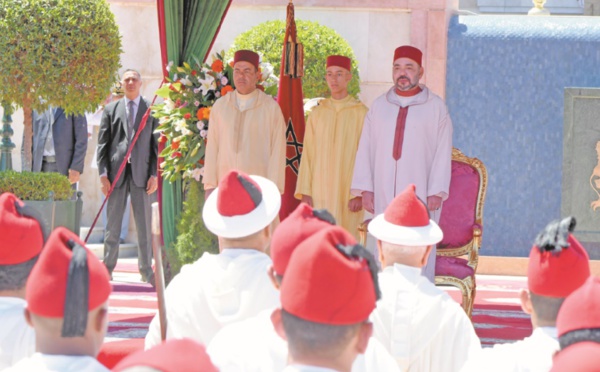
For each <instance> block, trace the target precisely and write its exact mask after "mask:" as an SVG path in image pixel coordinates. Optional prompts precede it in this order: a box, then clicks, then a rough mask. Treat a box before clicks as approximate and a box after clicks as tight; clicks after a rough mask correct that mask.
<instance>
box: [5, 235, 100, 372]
mask: <svg viewBox="0 0 600 372" xmlns="http://www.w3.org/2000/svg"><path fill="white" fill-rule="evenodd" d="M25 291H26V300H27V308H26V309H25V318H26V319H27V323H29V325H31V326H32V327H33V329H34V330H35V349H36V353H35V354H33V355H32V356H30V357H28V358H25V359H22V360H21V361H19V362H18V363H17V364H15V365H14V366H12V367H11V368H9V369H7V370H6V372H31V371H54V372H70V371H73V372H75V371H86V372H87V371H89V372H107V371H108V369H107V368H106V367H104V366H103V365H102V364H100V362H98V361H97V360H96V356H97V355H98V352H99V351H100V347H101V346H102V343H103V342H104V336H105V334H106V330H107V328H108V297H109V295H110V292H111V286H110V277H109V274H108V270H106V267H105V266H104V265H103V264H102V262H100V260H98V258H96V256H95V255H94V253H93V252H91V251H90V250H89V249H87V248H86V247H85V243H83V242H82V241H81V240H80V239H79V237H78V236H77V235H75V234H74V233H73V232H71V231H69V230H67V229H66V228H64V227H58V228H57V229H55V230H54V231H53V232H52V234H50V237H49V238H48V242H47V243H46V245H45V246H44V249H43V250H42V253H41V254H40V258H39V260H38V262H37V263H36V265H35V266H34V268H33V270H32V271H31V275H30V276H29V279H28V280H27V285H26V289H25Z"/></svg>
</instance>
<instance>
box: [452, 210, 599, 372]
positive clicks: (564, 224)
mask: <svg viewBox="0 0 600 372" xmlns="http://www.w3.org/2000/svg"><path fill="white" fill-rule="evenodd" d="M574 228H575V219H574V218H573V217H568V218H565V219H563V220H562V221H560V222H559V221H554V222H552V223H550V224H549V225H548V226H546V228H545V229H544V230H543V231H542V232H541V233H540V234H539V235H538V236H537V238H536V240H535V244H534V246H533V248H532V249H531V253H530V254H529V266H528V270H527V284H528V287H529V290H526V289H523V290H521V295H520V298H521V307H522V308H523V311H524V312H525V313H527V314H530V315H531V324H532V325H533V333H532V334H531V336H529V337H527V338H525V339H523V340H521V341H517V342H513V343H509V344H498V345H495V346H494V347H492V348H488V349H483V350H481V353H480V354H479V355H476V357H474V358H473V359H471V360H469V362H468V363H467V365H466V366H465V368H464V369H463V370H464V371H481V370H486V371H503V372H504V371H507V372H510V371H539V372H542V371H545V372H547V371H549V370H550V368H551V367H552V356H553V355H554V354H555V353H556V352H557V351H558V349H559V344H558V337H557V333H556V318H557V316H558V313H559V310H560V308H561V306H562V303H563V301H564V300H565V298H566V297H567V296H569V295H570V294H571V292H573V291H575V290H576V289H577V288H579V287H581V285H583V284H584V283H585V281H586V280H587V279H588V278H589V276H590V265H589V258H588V254H587V252H586V251H585V249H584V248H583V247H582V246H581V244H579V242H578V241H577V239H575V237H574V236H573V235H572V234H571V232H572V231H573V229H574Z"/></svg>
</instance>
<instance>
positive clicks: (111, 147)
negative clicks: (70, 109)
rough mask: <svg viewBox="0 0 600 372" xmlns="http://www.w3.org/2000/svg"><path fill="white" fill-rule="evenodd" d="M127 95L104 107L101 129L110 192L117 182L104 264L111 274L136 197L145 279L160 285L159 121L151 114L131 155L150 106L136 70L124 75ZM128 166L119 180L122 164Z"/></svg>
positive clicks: (100, 155)
mask: <svg viewBox="0 0 600 372" xmlns="http://www.w3.org/2000/svg"><path fill="white" fill-rule="evenodd" d="M121 84H122V86H123V87H124V88H125V97H124V98H122V99H120V100H118V101H116V102H112V103H109V104H108V105H106V107H105V108H104V113H103V114H102V120H101V122H100V131H99V133H98V150H97V159H98V172H99V174H100V182H101V184H102V192H103V193H104V195H106V194H107V193H108V191H109V190H110V187H111V185H112V184H113V183H114V182H116V186H115V188H114V190H113V192H112V194H111V195H110V197H109V198H108V203H107V205H106V208H107V224H106V232H105V236H104V264H105V265H106V268H107V269H108V271H109V272H110V273H111V275H112V272H113V270H114V268H115V266H116V264H117V258H118V256H119V235H120V233H121V221H122V219H123V212H124V210H125V203H126V201H127V196H128V195H131V205H132V208H133V217H134V219H135V225H136V228H137V234H138V268H139V270H140V274H141V275H142V281H145V282H148V283H150V284H153V285H154V274H153V272H152V247H151V230H150V222H151V211H150V202H151V201H150V194H152V193H153V192H154V191H156V189H157V187H158V182H157V179H156V174H157V157H158V142H157V138H156V136H155V135H154V129H155V128H156V126H157V124H158V121H157V120H156V118H154V117H152V116H149V117H148V122H147V123H146V126H145V127H144V129H143V130H142V131H141V132H140V134H139V137H138V139H137V142H136V143H135V146H134V147H133V151H132V152H131V156H130V158H129V159H126V158H125V155H126V153H127V150H128V148H129V146H130V144H131V142H132V141H133V138H134V137H135V135H136V133H137V131H138V129H139V126H140V123H141V121H142V117H143V116H144V114H145V113H146V110H147V109H148V107H149V106H150V104H149V103H148V102H147V101H146V100H145V99H143V98H142V97H141V95H140V88H141V87H142V77H141V75H140V73H139V72H138V71H136V70H131V69H129V70H126V71H125V73H124V74H123V77H122V78H121ZM123 161H125V162H126V166H125V169H124V171H123V173H122V174H121V176H120V177H119V179H118V180H115V178H116V176H117V172H118V170H119V167H120V165H121V163H122V162H123Z"/></svg>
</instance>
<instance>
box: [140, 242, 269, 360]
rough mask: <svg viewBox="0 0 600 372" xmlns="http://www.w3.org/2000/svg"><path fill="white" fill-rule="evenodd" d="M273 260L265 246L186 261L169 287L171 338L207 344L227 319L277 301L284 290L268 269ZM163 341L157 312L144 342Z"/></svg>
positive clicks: (148, 344)
mask: <svg viewBox="0 0 600 372" xmlns="http://www.w3.org/2000/svg"><path fill="white" fill-rule="evenodd" d="M270 265H271V259H270V258H269V256H267V255H266V254H265V253H263V252H259V251H256V250H253V249H238V248H227V249H224V250H223V252H221V253H220V254H217V255H215V254H210V253H205V254H204V255H202V257H200V259H199V260H197V261H196V262H194V263H193V264H190V265H185V266H183V267H182V268H181V272H180V273H179V274H178V275H177V276H176V277H175V278H173V281H172V282H171V283H170V284H169V286H168V287H167V290H166V291H165V302H166V310H167V339H170V338H184V337H189V338H192V339H194V340H196V341H198V342H200V343H201V344H204V345H207V344H208V343H209V342H210V341H211V339H212V338H213V336H214V335H215V334H216V333H217V332H218V331H219V330H220V329H221V328H222V327H223V326H225V325H226V324H229V323H233V322H237V321H240V320H244V319H246V318H249V317H252V316H254V315H256V314H258V313H259V312H260V311H262V310H265V309H269V308H273V307H275V306H277V305H278V304H279V292H278V291H277V290H276V289H275V288H274V287H273V285H272V284H271V281H270V279H269V276H268V275H267V269H268V268H269V266H270ZM160 342H161V340H160V321H159V319H158V314H157V315H156V316H155V317H154V319H152V322H151V323H150V328H149V330H148V334H147V335H146V345H145V348H146V349H149V348H150V347H152V346H154V345H158V344H159V343H160Z"/></svg>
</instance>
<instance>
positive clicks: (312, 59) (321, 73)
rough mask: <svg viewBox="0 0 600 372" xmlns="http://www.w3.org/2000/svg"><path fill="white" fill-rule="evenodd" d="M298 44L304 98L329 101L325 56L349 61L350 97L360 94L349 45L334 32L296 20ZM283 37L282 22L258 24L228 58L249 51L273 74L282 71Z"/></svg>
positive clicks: (240, 38)
mask: <svg viewBox="0 0 600 372" xmlns="http://www.w3.org/2000/svg"><path fill="white" fill-rule="evenodd" d="M296 29H297V33H298V42H300V43H302V45H303V46H304V77H303V78H302V89H303V92H304V97H306V98H316V97H328V96H329V88H328V87H327V82H326V81H325V68H326V63H327V56H329V55H332V54H339V55H344V56H347V57H349V58H350V59H352V75H353V78H352V81H351V82H350V84H349V85H348V92H349V93H350V95H352V96H354V97H356V96H357V95H358V93H359V92H360V85H359V84H360V76H359V71H358V67H357V63H356V57H355V56H354V52H353V51H352V48H351V47H350V44H348V42H347V41H346V40H345V39H344V38H343V37H341V36H340V35H339V34H338V33H337V32H335V31H334V30H332V29H330V28H329V27H327V26H323V25H321V24H319V23H318V22H312V21H305V20H296ZM284 36H285V21H282V20H276V21H268V22H264V23H261V24H259V25H257V26H255V27H253V28H251V29H250V30H248V31H246V32H244V33H242V34H240V35H238V37H236V38H235V40H234V42H233V45H232V46H231V49H230V50H229V51H228V53H227V55H228V57H233V53H234V52H235V51H236V50H238V49H251V50H254V51H256V52H257V53H259V54H261V55H262V59H263V61H266V62H269V63H271V64H272V65H273V67H274V70H275V74H277V75H279V70H280V68H281V52H282V48H283V37H284Z"/></svg>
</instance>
